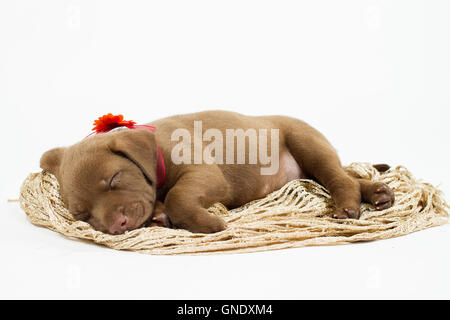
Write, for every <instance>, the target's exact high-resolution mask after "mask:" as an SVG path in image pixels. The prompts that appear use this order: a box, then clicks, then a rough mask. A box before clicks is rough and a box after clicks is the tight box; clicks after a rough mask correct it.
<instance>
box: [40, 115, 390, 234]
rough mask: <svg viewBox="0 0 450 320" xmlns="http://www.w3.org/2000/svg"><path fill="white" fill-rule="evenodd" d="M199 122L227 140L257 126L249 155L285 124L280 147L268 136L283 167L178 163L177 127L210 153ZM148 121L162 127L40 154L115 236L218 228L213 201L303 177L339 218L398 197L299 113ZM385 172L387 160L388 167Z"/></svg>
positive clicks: (63, 190) (237, 201)
mask: <svg viewBox="0 0 450 320" xmlns="http://www.w3.org/2000/svg"><path fill="white" fill-rule="evenodd" d="M196 121H201V125H202V126H201V130H202V131H201V132H202V134H204V133H205V131H207V130H208V129H214V130H216V132H218V133H221V134H222V135H223V136H224V137H225V136H227V129H235V130H237V129H242V130H243V131H244V132H247V130H255V132H256V134H257V139H250V138H248V139H246V140H245V159H250V158H251V157H253V156H254V155H252V154H250V150H256V149H252V147H253V144H256V143H258V142H260V141H261V138H262V137H261V133H262V132H271V130H272V129H275V130H277V131H276V132H278V140H276V141H275V142H276V144H277V148H275V149H274V148H272V147H273V146H274V144H273V143H274V141H271V140H270V139H266V142H267V145H268V148H267V149H268V150H271V153H272V154H271V156H273V155H274V154H273V153H274V152H275V151H274V150H276V153H277V156H278V157H277V160H278V163H277V166H278V167H277V170H276V171H275V172H274V173H273V174H261V170H263V169H264V168H267V166H268V164H267V161H261V158H260V157H257V160H256V163H252V164H251V163H242V164H238V163H236V161H234V162H233V161H228V158H227V161H223V163H221V161H216V162H214V161H213V162H212V163H211V162H208V163H205V161H203V162H201V163H196V164H191V163H174V162H173V159H172V156H173V150H174V148H175V149H176V148H177V145H178V146H179V141H178V140H176V139H175V140H174V139H172V134H173V132H175V131H176V130H177V129H183V130H185V131H184V132H187V133H189V134H190V137H193V139H192V141H190V142H191V143H190V145H189V151H190V154H191V155H192V156H193V157H195V156H197V155H198V149H196V148H194V145H195V144H196V143H197V146H198V145H199V144H200V145H201V149H200V152H201V153H202V154H203V152H204V151H205V147H206V146H207V145H204V144H202V143H201V141H196V139H198V138H196V135H195V133H194V130H195V122H196ZM149 125H151V126H154V127H156V128H157V129H156V130H155V131H154V132H151V131H148V130H140V129H135V130H120V131H116V132H109V133H103V134H97V135H94V136H92V137H89V138H88V139H84V140H82V141H80V142H78V143H76V144H74V145H72V146H70V147H65V148H55V149H52V150H49V151H47V152H46V153H45V154H44V155H43V156H42V158H41V168H42V169H44V170H45V171H48V172H50V173H52V174H54V175H55V176H56V178H57V179H58V182H59V184H60V194H61V197H62V199H63V201H64V203H65V205H66V206H67V208H68V209H69V211H70V213H71V214H72V215H73V216H74V217H75V218H76V219H78V220H83V221H86V222H88V223H90V224H91V225H92V226H93V227H94V228H95V229H97V230H100V231H103V232H107V233H110V234H121V233H123V232H125V231H127V230H133V229H136V228H139V227H143V226H155V225H156V226H165V227H172V226H173V227H177V228H184V229H187V230H189V231H191V232H198V233H212V232H218V231H221V230H224V229H225V228H226V224H225V222H224V221H223V220H222V219H221V218H220V217H217V216H214V215H211V214H210V213H209V212H208V211H207V208H209V207H210V206H211V205H212V204H214V203H216V202H221V203H223V204H224V205H225V206H226V207H228V208H235V207H238V206H241V205H243V204H245V203H247V202H249V201H252V200H255V199H259V198H262V197H264V196H266V195H267V194H269V193H270V192H272V191H274V190H277V189H279V188H281V187H282V186H283V185H285V184H286V183H287V182H289V181H291V180H294V179H298V178H309V179H314V180H316V181H318V182H319V183H321V184H322V185H323V186H325V187H326V188H327V189H328V190H329V192H330V194H331V196H332V198H333V200H334V202H335V206H336V208H335V211H334V212H333V214H332V216H333V217H334V218H337V219H344V218H353V219H357V218H358V217H359V214H360V204H361V201H365V202H368V203H371V204H372V205H374V206H375V207H376V209H377V210H384V209H387V208H389V207H391V206H392V205H393V203H394V194H393V192H392V190H391V189H390V188H389V187H388V186H387V185H385V184H382V183H375V182H371V181H368V180H363V179H357V178H355V177H352V176H350V175H348V174H347V173H346V172H345V171H344V169H343V168H342V166H341V163H340V160H339V158H338V156H337V153H336V151H335V150H334V149H333V147H332V146H331V145H330V143H329V142H328V141H327V139H326V138H325V137H324V136H323V135H322V134H321V133H320V132H318V131H317V130H315V129H314V128H312V127H311V126H309V125H308V124H306V123H305V122H303V121H300V120H297V119H294V118H290V117H284V116H262V117H253V116H245V115H241V114H238V113H233V112H226V111H206V112H200V113H192V114H185V115H177V116H172V117H168V118H164V119H160V120H157V121H154V122H152V123H149ZM264 130H266V131H264ZM266 138H267V137H266ZM233 139H234V137H233ZM262 140H264V139H262ZM241 147H242V146H241ZM232 148H234V149H233V150H230V145H228V144H226V143H223V149H222V150H215V151H214V152H215V156H216V155H218V154H220V153H221V154H222V155H226V154H229V153H230V152H231V153H232V154H233V157H235V154H236V151H237V148H238V145H237V144H236V143H234V144H233V146H232ZM159 152H160V154H161V155H162V158H163V159H164V165H165V176H164V184H163V185H160V184H161V183H160V182H161V181H158V178H159V179H160V180H161V178H160V177H158V175H157V164H158V156H159ZM183 156H186V155H185V154H184V155H183ZM227 157H228V156H227ZM233 160H234V159H233ZM248 162H250V161H248ZM269 165H270V164H269ZM378 169H380V170H381V171H384V170H387V169H388V167H387V166H384V165H381V166H379V167H378ZM157 186H158V188H157Z"/></svg>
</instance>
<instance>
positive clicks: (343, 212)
mask: <svg viewBox="0 0 450 320" xmlns="http://www.w3.org/2000/svg"><path fill="white" fill-rule="evenodd" d="M331 216H332V217H333V218H334V219H349V218H350V219H358V218H359V208H350V207H346V208H337V209H336V210H335V211H334V212H333V214H332V215H331Z"/></svg>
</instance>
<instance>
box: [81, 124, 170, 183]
mask: <svg viewBox="0 0 450 320" xmlns="http://www.w3.org/2000/svg"><path fill="white" fill-rule="evenodd" d="M122 127H127V128H128V129H132V130H133V129H144V130H149V131H151V132H155V130H156V127H153V126H146V125H136V124H129V125H128V124H127V125H123V126H122ZM116 128H120V127H115V128H112V129H104V130H101V131H100V130H99V131H94V132H92V133H91V134H90V135H88V136H87V137H86V138H88V137H90V136H92V135H96V134H99V133H107V132H110V131H111V130H114V129H116ZM157 147H158V160H157V162H156V179H157V183H156V188H157V189H159V188H161V187H162V186H163V185H164V182H166V165H165V164H164V157H163V155H162V152H161V148H160V147H159V146H157Z"/></svg>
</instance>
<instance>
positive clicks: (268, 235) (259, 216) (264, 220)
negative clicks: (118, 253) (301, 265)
mask: <svg viewBox="0 0 450 320" xmlns="http://www.w3.org/2000/svg"><path fill="white" fill-rule="evenodd" d="M346 170H347V171H348V172H349V173H351V174H352V175H354V176H355V175H356V176H359V177H361V178H365V179H370V180H373V181H380V182H384V183H386V184H388V185H389V186H390V187H391V188H392V189H393V190H394V192H395V197H396V201H395V204H394V206H393V207H392V208H390V209H388V210H384V211H375V210H374V208H373V207H372V206H371V205H368V204H363V205H362V208H361V217H360V219H359V220H354V219H348V220H337V219H332V218H331V217H330V213H331V212H332V211H333V201H332V200H331V198H330V195H329V194H328V192H327V191H326V190H325V189H324V188H323V187H322V186H320V185H319V184H317V183H315V182H313V181H310V180H295V181H291V182H290V183H288V184H286V185H285V186H284V187H283V188H281V189H280V190H278V191H275V192H273V193H271V194H269V195H268V196H267V197H265V198H264V199H261V200H256V201H253V202H251V203H248V204H246V205H244V206H242V207H240V208H237V209H234V210H230V211H227V209H226V208H225V207H224V206H223V205H221V204H216V205H214V206H213V207H211V208H210V209H209V210H210V212H212V213H213V214H217V215H220V216H221V217H222V218H223V219H225V221H226V222H227V223H228V228H227V229H226V230H224V231H222V232H218V233H215V234H195V233H191V232H189V231H186V230H181V229H167V228H161V227H152V228H141V229H137V230H133V231H130V232H126V233H125V234H122V235H115V236H113V235H109V234H105V233H102V232H99V231H96V230H94V229H93V228H92V227H91V226H90V225H89V224H87V223H85V222H82V221H75V220H74V219H73V217H72V216H71V215H70V214H69V212H68V211H67V209H66V208H65V207H64V206H63V203H62V201H61V199H60V196H59V193H58V190H59V186H58V182H57V180H56V178H55V177H54V176H53V175H51V174H49V173H45V172H44V173H32V174H30V175H29V176H28V178H27V179H26V180H25V181H24V183H23V185H22V188H21V193H20V205H21V207H22V209H23V210H24V211H25V213H26V214H27V216H28V218H29V219H30V221H31V222H32V223H33V224H36V225H39V226H43V227H46V228H49V229H51V230H54V231H57V232H59V233H61V234H63V235H65V236H68V237H75V238H80V239H86V240H91V241H94V242H96V243H98V244H102V245H104V246H107V247H110V248H113V249H118V250H130V251H137V252H141V253H147V254H160V255H162V254H165V255H168V254H207V253H209V254H211V253H215V254H220V253H236V252H256V251H267V250H276V249H284V248H295V247H303V246H312V245H332V244H344V243H351V242H358V241H371V240H378V239H386V238H392V237H397V236H401V235H405V234H408V233H411V232H415V231H419V230H422V229H425V228H429V227H433V226H438V225H442V224H444V223H447V222H448V218H449V213H448V209H449V206H448V205H447V204H446V202H445V200H444V197H443V194H442V192H441V191H439V190H438V189H436V188H435V187H433V186H432V185H430V184H428V183H423V182H420V181H417V180H415V179H414V178H413V176H412V175H411V173H410V172H408V170H406V169H405V168H404V167H397V168H395V169H391V170H389V171H387V172H385V173H383V174H380V173H379V172H378V171H377V170H376V169H374V168H373V167H372V166H371V165H370V164H365V163H354V164H352V165H350V166H348V167H346Z"/></svg>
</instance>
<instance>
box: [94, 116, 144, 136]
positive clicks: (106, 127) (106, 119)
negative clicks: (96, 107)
mask: <svg viewBox="0 0 450 320" xmlns="http://www.w3.org/2000/svg"><path fill="white" fill-rule="evenodd" d="M135 124H136V122H134V121H132V120H123V115H121V114H119V115H117V116H114V115H112V114H111V113H108V114H105V115H104V116H102V117H100V118H98V119H97V120H95V121H94V128H92V131H95V132H96V133H102V132H108V131H110V130H112V129H114V128H117V127H127V128H130V129H131V128H132V127H133V126H134V125H135Z"/></svg>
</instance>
